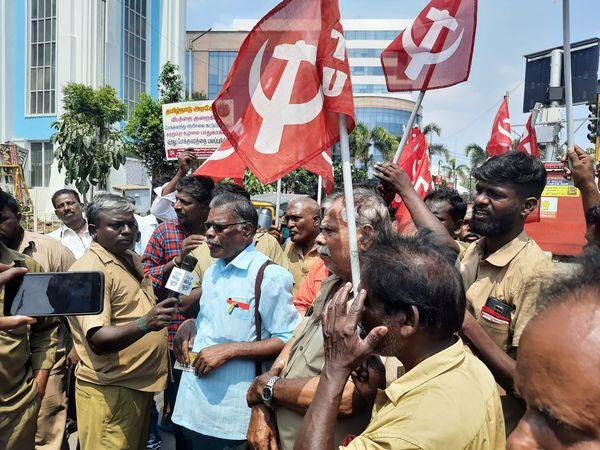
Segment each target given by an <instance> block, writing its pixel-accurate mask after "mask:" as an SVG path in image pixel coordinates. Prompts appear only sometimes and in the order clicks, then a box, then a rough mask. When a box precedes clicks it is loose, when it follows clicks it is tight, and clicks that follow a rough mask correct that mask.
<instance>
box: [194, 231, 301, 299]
mask: <svg viewBox="0 0 600 450" xmlns="http://www.w3.org/2000/svg"><path fill="white" fill-rule="evenodd" d="M253 242H254V247H256V250H258V251H259V252H261V253H262V254H263V255H266V256H267V257H268V258H269V259H270V260H271V261H273V262H274V263H275V264H277V265H278V266H281V267H283V268H284V269H285V270H290V267H289V264H288V259H287V257H286V256H285V254H284V253H283V250H282V249H281V246H280V245H279V242H277V239H275V238H274V237H273V236H271V235H270V234H269V233H265V232H259V233H256V235H255V236H254V241H253ZM190 255H192V256H193V257H195V258H196V259H197V260H198V264H196V267H195V268H194V275H196V283H195V287H198V286H202V277H203V276H204V272H206V269H208V268H209V267H210V266H211V264H212V263H214V262H215V261H216V259H215V258H213V257H212V256H210V249H209V248H208V245H207V244H206V243H205V242H203V243H202V244H200V246H198V247H197V248H195V249H194V250H192V251H191V252H190Z"/></svg>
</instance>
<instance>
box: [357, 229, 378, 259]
mask: <svg viewBox="0 0 600 450" xmlns="http://www.w3.org/2000/svg"><path fill="white" fill-rule="evenodd" d="M357 234H358V236H357V237H358V250H359V251H360V252H364V251H366V250H367V249H368V248H369V247H370V246H371V244H372V243H373V241H374V240H375V228H373V226H372V225H370V224H367V225H363V226H361V227H360V228H358V229H357Z"/></svg>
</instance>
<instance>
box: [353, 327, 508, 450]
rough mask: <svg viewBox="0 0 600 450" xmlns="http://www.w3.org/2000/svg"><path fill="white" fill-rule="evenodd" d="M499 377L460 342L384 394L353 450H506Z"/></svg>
mask: <svg viewBox="0 0 600 450" xmlns="http://www.w3.org/2000/svg"><path fill="white" fill-rule="evenodd" d="M505 444H506V440H505V436H504V422H503V419H502V407H501V405H500V397H499V395H498V391H497V389H496V383H495V382H494V377H493V376H492V374H491V373H490V371H489V370H488V369H487V368H486V367H485V365H484V364H483V363H482V362H481V361H479V360H478V359H477V358H475V357H474V356H473V355H471V354H470V353H468V352H466V351H465V347H464V345H463V343H462V341H461V340H460V339H459V340H458V341H457V342H456V343H455V344H454V345H452V346H450V347H448V348H447V349H445V350H443V351H441V352H439V353H436V354H435V355H433V356H431V357H429V358H427V359H426V360H425V361H423V362H421V363H420V364H418V365H417V366H416V367H414V368H413V369H412V370H410V371H408V372H407V373H406V374H404V375H403V376H402V377H400V378H398V379H397V380H396V381H394V382H393V383H392V384H391V385H390V386H389V387H388V388H387V389H386V390H385V391H379V392H378V394H377V398H376V400H375V406H374V407H373V416H372V418H371V422H370V423H369V425H368V426H367V429H366V430H365V431H364V432H363V433H362V434H361V435H360V436H358V437H357V438H355V439H354V440H353V441H352V442H351V443H350V444H349V445H348V446H347V447H342V448H346V449H352V450H358V449H361V450H383V449H394V450H403V449H406V450H408V449H411V450H412V449H424V450H425V449H427V450H430V449H431V450H433V449H444V450H446V449H447V450H458V449H460V450H463V449H464V450H492V449H493V450H504V448H505Z"/></svg>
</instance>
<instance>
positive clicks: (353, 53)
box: [347, 48, 383, 58]
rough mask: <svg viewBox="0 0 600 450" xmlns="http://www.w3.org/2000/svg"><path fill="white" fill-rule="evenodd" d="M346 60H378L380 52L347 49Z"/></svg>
mask: <svg viewBox="0 0 600 450" xmlns="http://www.w3.org/2000/svg"><path fill="white" fill-rule="evenodd" d="M347 51H348V58H379V57H380V56H381V52H382V51H383V50H382V49H380V48H349V49H347Z"/></svg>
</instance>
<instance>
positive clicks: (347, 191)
mask: <svg viewBox="0 0 600 450" xmlns="http://www.w3.org/2000/svg"><path fill="white" fill-rule="evenodd" d="M338 123H339V127H340V149H341V153H342V175H343V179H344V198H345V201H346V219H347V222H348V240H349V247H350V267H351V269H352V288H353V289H354V295H355V297H356V296H358V285H359V284H360V265H359V262H358V240H357V236H356V211H355V209H354V192H353V190H352V169H351V167H350V145H349V143H348V127H347V124H346V115H345V114H341V113H338Z"/></svg>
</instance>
